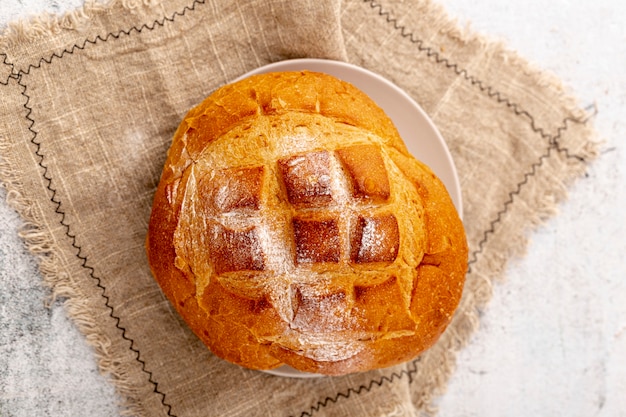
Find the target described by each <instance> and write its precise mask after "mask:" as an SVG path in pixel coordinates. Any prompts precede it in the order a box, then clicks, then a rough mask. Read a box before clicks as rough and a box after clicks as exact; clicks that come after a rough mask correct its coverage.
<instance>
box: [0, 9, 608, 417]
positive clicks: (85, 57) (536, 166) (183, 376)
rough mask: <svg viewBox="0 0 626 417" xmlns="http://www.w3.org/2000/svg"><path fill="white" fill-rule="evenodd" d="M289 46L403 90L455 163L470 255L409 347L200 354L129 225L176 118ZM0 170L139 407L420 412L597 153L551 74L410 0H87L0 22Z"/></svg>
mask: <svg viewBox="0 0 626 417" xmlns="http://www.w3.org/2000/svg"><path fill="white" fill-rule="evenodd" d="M300 57H314V58H327V59H334V60H342V61H347V62H350V63H353V64H356V65H359V66H362V67H364V68H367V69H370V70H372V71H374V72H376V73H379V74H380V75H382V76H384V77H386V78H388V79H389V80H391V81H393V82H394V83H395V84H397V85H398V86H399V87H401V88H402V89H404V90H405V91H406V92H408V93H409V94H410V95H411V96H412V97H413V98H414V99H415V100H416V101H417V102H418V103H419V104H420V105H421V106H422V107H423V108H424V110H425V111H426V112H427V113H428V114H429V115H430V117H431V118H432V119H433V120H434V122H435V124H437V126H438V127H439V129H440V131H441V133H442V135H443V137H444V138H445V140H446V142H447V144H448V146H449V148H450V151H451V153H452V156H453V158H454V161H455V163H456V167H457V170H458V173H459V177H460V182H461V187H462V192H463V201H464V214H463V217H464V221H465V224H466V228H467V234H468V240H469V245H470V270H469V272H468V275H467V284H466V286H465V292H464V296H463V299H462V301H461V305H460V308H459V310H458V312H457V314H456V315H455V318H454V320H453V322H452V324H451V326H450V327H449V328H448V330H447V331H446V332H445V333H444V335H443V336H442V338H441V339H440V341H439V342H438V343H437V344H436V345H435V346H434V347H433V348H432V349H431V350H429V351H428V352H426V353H424V354H423V355H422V356H420V357H419V358H417V359H416V360H414V361H411V362H409V363H406V364H404V365H401V366H396V367H394V368H391V369H384V370H379V371H372V372H367V373H362V374H356V375H349V376H345V377H335V378H315V379H289V378H281V377H276V376H272V375H268V374H266V373H262V372H256V371H251V370H246V369H242V368H240V367H237V366H234V365H231V364H229V363H226V362H224V361H222V360H220V359H218V358H216V357H215V356H213V355H212V354H211V353H210V352H209V351H208V350H207V349H206V348H205V347H204V346H203V345H202V344H201V343H200V342H199V341H198V340H197V339H196V337H195V336H194V335H193V334H192V333H191V332H190V331H189V330H188V329H187V327H186V326H185V324H184V323H183V322H182V321H181V320H180V319H179V317H178V316H177V315H176V314H175V312H174V311H173V309H172V308H171V306H170V305H169V303H168V301H167V300H166V299H165V298H164V296H163V295H162V293H161V291H160V290H159V288H158V286H157V285H156V284H155V282H154V280H153V279H152V276H151V274H150V271H149V268H148V265H147V262H146V256H145V252H144V246H143V245H144V239H145V234H146V230H147V222H148V217H149V213H150V208H151V203H152V196H153V193H154V190H155V188H156V185H157V182H158V179H159V175H160V172H161V168H162V166H163V163H164V160H165V154H166V151H167V149H168V147H169V145H170V141H171V138H172V135H173V133H174V130H175V129H176V127H177V126H178V123H179V122H180V120H181V119H182V117H183V116H184V114H185V113H186V112H187V110H189V109H190V108H191V107H192V106H194V105H195V104H197V103H199V102H200V101H201V100H202V99H203V98H204V97H206V96H207V95H208V94H210V93H211V92H212V91H213V90H215V89H216V88H217V87H219V86H221V85H223V84H224V83H227V82H229V81H231V80H233V79H234V78H236V77H238V76H240V75H241V74H243V73H245V72H247V71H249V70H252V69H254V68H256V67H259V66H261V65H264V64H267V63H270V62H275V61H280V60H285V59H290V58H300ZM0 99H1V100H0V179H1V180H2V182H3V184H4V186H5V187H6V188H7V189H8V196H9V202H10V204H11V205H12V206H13V207H15V208H16V209H17V211H18V212H19V213H20V215H21V216H22V217H23V219H24V221H25V226H24V228H23V230H22V231H21V233H22V236H23V237H24V239H25V242H26V244H27V245H28V247H29V248H30V250H31V251H32V252H33V253H34V254H35V255H36V256H37V257H38V259H39V261H40V269H41V272H42V276H43V278H44V280H45V282H46V283H48V284H49V285H50V286H51V287H52V289H53V292H54V294H55V296H57V297H63V298H64V299H66V302H65V305H66V307H67V311H68V314H69V315H70V317H72V318H73V319H74V321H75V322H76V324H77V326H78V328H79V329H80V330H81V331H82V332H83V333H84V334H85V336H86V338H87V340H88V341H89V342H90V343H91V344H92V345H93V346H94V348H95V351H96V354H97V356H98V361H99V366H100V368H101V369H102V371H103V372H105V373H108V374H110V375H111V376H112V379H113V381H114V383H115V384H116V387H117V389H118V392H119V394H120V397H122V398H123V401H124V410H125V412H126V413H128V414H132V415H138V416H150V417H153V416H179V417H188V416H189V417H191V416H267V415H274V416H313V415H315V416H402V415H407V416H408V415H418V414H421V413H431V412H434V408H433V399H434V398H435V396H437V395H440V394H441V393H442V392H443V391H444V390H445V385H446V382H447V380H448V378H449V376H450V374H451V372H452V371H453V368H454V361H455V354H456V352H458V350H459V349H461V348H462V347H463V346H464V345H465V344H466V343H468V340H469V338H470V335H471V333H472V331H473V330H474V329H475V328H476V326H477V325H478V311H479V309H480V308H481V307H482V306H484V304H485V303H486V302H487V301H488V299H489V297H490V294H491V292H490V291H491V290H490V288H491V283H492V282H493V280H495V279H498V278H499V277H501V276H502V274H503V269H504V266H505V264H506V262H507V260H508V259H509V258H510V257H511V256H514V255H520V254H522V253H523V251H524V246H525V238H524V236H525V235H526V234H527V232H528V231H529V230H530V229H532V227H533V226H535V225H537V224H538V223H540V222H541V221H542V220H544V219H545V218H547V217H548V216H550V215H552V214H553V213H554V209H555V205H556V203H557V202H558V201H559V200H560V199H562V198H563V197H564V196H565V194H566V188H567V186H568V184H570V183H571V181H573V180H574V179H575V178H577V177H578V176H580V175H581V174H583V173H584V171H585V168H586V165H587V164H588V162H589V161H590V160H591V159H592V158H593V157H594V156H595V154H596V146H595V145H594V143H593V131H592V129H591V127H590V126H589V125H588V124H587V123H586V118H587V115H586V114H585V113H584V112H583V111H582V110H581V109H579V108H578V107H577V106H576V102H575V100H574V99H572V98H571V97H569V96H568V95H567V94H566V92H565V89H564V88H563V87H562V86H561V84H560V82H559V81H558V80H556V79H554V78H553V77H551V76H548V75H546V74H543V73H541V72H540V71H538V70H536V69H534V68H532V67H531V66H530V65H529V64H528V63H527V62H526V61H524V60H523V59H521V58H519V57H518V56H516V54H515V53H513V52H510V51H507V50H506V49H505V48H504V47H503V46H502V45H500V44H498V43H495V42H492V41H488V40H486V39H483V38H482V37H480V36H478V35H476V34H473V33H470V32H468V31H467V30H461V29H459V28H458V27H457V26H456V24H455V23H454V22H453V21H451V20H450V19H449V18H448V17H447V15H446V14H445V12H444V11H443V10H442V9H441V8H440V7H439V6H437V5H436V4H433V3H431V2H429V1H424V0H413V1H393V0H389V1H387V0H381V1H376V2H374V1H370V0H363V1H358V0H354V1H347V0H345V1H341V0H334V1H324V2H320V1H313V0H255V1H247V2H241V1H235V0H221V1H218V0H196V1H194V0H173V1H163V2H158V1H147V0H146V1H139V0H122V1H113V2H110V3H108V4H106V5H103V4H102V3H89V4H87V5H86V6H85V7H84V8H82V9H80V10H77V11H76V12H74V13H70V14H68V15H66V16H63V17H54V16H44V17H42V18H40V19H38V20H35V21H32V22H29V23H28V24H14V25H11V26H10V28H9V30H8V31H7V32H6V33H5V34H4V35H3V37H1V38H0Z"/></svg>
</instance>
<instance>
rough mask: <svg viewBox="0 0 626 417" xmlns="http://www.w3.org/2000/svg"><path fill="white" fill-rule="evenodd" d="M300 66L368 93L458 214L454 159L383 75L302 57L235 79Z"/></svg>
mask: <svg viewBox="0 0 626 417" xmlns="http://www.w3.org/2000/svg"><path fill="white" fill-rule="evenodd" d="M301 70H309V71H316V72H323V73H326V74H330V75H333V76H335V77H337V78H339V79H341V80H344V81H347V82H349V83H351V84H353V85H355V86H356V87H358V88H359V89H360V90H362V91H363V92H364V93H366V94H367V95H368V96H370V97H371V98H372V99H373V100H374V101H375V102H376V104H378V105H379V106H380V107H381V108H382V109H383V110H384V111H385V113H387V115H388V116H389V117H391V120H393V123H394V124H395V125H396V128H397V129H398V132H399V133H400V136H401V137H402V139H403V140H404V142H405V143H406V145H407V148H408V149H409V151H410V152H411V153H412V154H413V156H415V157H416V158H417V159H419V160H420V161H422V162H424V163H425V164H426V165H428V166H429V167H430V168H431V169H432V170H433V171H434V172H435V174H436V175H437V176H438V177H439V178H440V179H441V181H443V183H444V185H445V186H446V188H447V190H448V192H449V193H450V197H451V198H452V202H453V203H454V206H455V207H456V209H457V211H458V213H459V215H460V216H461V217H462V215H463V202H462V199H461V187H460V184H459V179H458V176H457V172H456V167H455V166H454V161H453V160H452V156H451V155H450V151H449V150H448V147H447V146H446V143H445V141H444V140H443V137H442V136H441V134H440V133H439V131H438V130H437V127H436V126H435V125H434V123H433V122H432V121H431V120H430V118H429V117H428V115H426V113H425V112H424V110H422V108H421V107H420V106H419V105H418V104H417V103H416V102H415V101H414V100H413V99H412V98H411V97H410V96H409V95H408V94H407V93H405V92H404V91H403V90H402V89H400V88H399V87H397V86H396V85H395V84H393V83H391V82H390V81H388V80H387V79H385V78H383V77H381V76H380V75H378V74H375V73H373V72H371V71H368V70H366V69H364V68H361V67H357V66H355V65H352V64H348V63H346V62H341V61H331V60H326V59H308V58H306V59H292V60H287V61H280V62H275V63H273V64H269V65H265V66H263V67H259V68H257V69H254V70H252V71H250V72H248V73H247V74H244V75H242V76H241V77H239V78H237V80H241V79H244V78H247V77H249V76H251V75H254V74H263V73H267V72H278V71H301ZM237 80H235V81H237ZM265 372H268V373H270V374H274V375H279V376H286V377H298V378H309V377H319V376H321V375H319V374H311V373H304V372H300V371H298V370H296V369H293V368H292V367H290V366H286V365H285V366H281V367H279V368H276V369H273V370H270V371H265Z"/></svg>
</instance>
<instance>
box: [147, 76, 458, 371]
mask: <svg viewBox="0 0 626 417" xmlns="http://www.w3.org/2000/svg"><path fill="white" fill-rule="evenodd" d="M146 246H147V254H148V259H149V262H150V266H151V269H152V273H153V275H154V277H155V279H156V281H157V282H158V283H159V285H160V287H161V288H162V290H163V292H164V294H165V295H166V296H167V297H168V298H169V299H170V301H171V303H172V304H173V306H174V307H175V308H176V310H177V311H178V313H179V314H180V315H181V316H182V317H183V319H184V320H185V321H186V322H187V324H188V325H189V327H190V328H191V329H192V330H193V332H194V333H195V334H196V335H197V336H198V337H199V338H200V339H201V340H202V341H203V342H204V343H205V344H206V345H207V346H208V348H209V349H210V350H211V351H212V352H213V353H214V354H216V355H217V356H219V357H221V358H223V359H226V360H228V361H230V362H233V363H236V364H239V365H242V366H245V367H248V368H252V369H271V368H276V367H278V366H280V365H283V364H288V365H290V366H292V367H293V368H296V369H298V370H300V371H306V372H316V373H322V374H328V375H340V374H346V373H351V372H359V371H366V370H370V369H375V368H381V367H387V366H390V365H394V364H397V363H401V362H404V361H407V360H410V359H412V358H414V357H416V356H417V355H418V354H419V353H421V352H422V351H424V350H425V349H427V348H428V347H430V346H432V345H433V343H435V341H436V340H437V339H438V338H439V336H440V335H441V333H442V332H443V331H444V329H445V328H446V326H447V325H448V323H449V322H450V320H451V318H452V316H453V313H454V311H455V309H456V307H457V305H458V303H459V299H460V297H461V293H462V291H463V283H464V279H465V273H466V269H467V250H468V249H467V243H466V238H465V232H464V229H463V224H462V222H461V220H460V218H459V216H458V214H457V212H456V210H455V208H454V205H453V203H452V201H451V199H450V197H449V195H448V192H447V191H446V189H445V187H444V185H443V184H442V182H441V181H440V180H439V179H438V178H437V177H436V176H435V175H434V174H433V172H432V171H431V170H430V169H429V168H428V167H427V166H425V165H424V164H423V163H421V162H419V161H418V160H416V159H415V158H414V157H413V156H411V155H410V154H409V152H408V151H407V149H406V147H405V145H404V143H403V141H402V139H401V138H400V136H399V134H398V132H397V130H396V128H395V127H394V125H393V123H392V121H391V120H390V119H389V118H388V117H387V116H386V115H385V113H384V112H383V111H382V110H381V109H380V108H379V107H378V106H377V105H376V104H375V103H374V102H373V101H372V100H371V99H370V98H369V97H367V96H366V95H365V94H364V93H363V92H361V91H360V90H358V89H357V88H355V87H354V86H352V85H351V84H349V83H346V82H343V81H340V80H338V79H336V78H334V77H332V76H329V75H326V74H321V73H314V72H307V71H303V72H280V73H270V74H263V75H256V76H252V77H249V78H247V79H244V80H242V81H239V82H236V83H233V84H230V85H226V86H224V87H222V88H220V89H219V90H217V91H216V92H214V93H213V94H212V95H211V96H210V97H208V98H207V99H206V100H204V101H203V102H202V103H201V104H200V105H198V106H197V107H195V108H194V109H192V110H191V111H190V112H189V113H188V114H187V115H186V116H185V118H184V120H183V121H182V123H181V124H180V126H179V128H178V130H177V131H176V133H175V135H174V139H173V142H172V145H171V148H170V150H169V152H168V157H167V161H166V163H165V167H164V169H163V173H162V176H161V180H160V183H159V186H158V189H157V191H156V194H155V197H154V205H153V208H152V214H151V217H150V224H149V232H148V237H147V242H146Z"/></svg>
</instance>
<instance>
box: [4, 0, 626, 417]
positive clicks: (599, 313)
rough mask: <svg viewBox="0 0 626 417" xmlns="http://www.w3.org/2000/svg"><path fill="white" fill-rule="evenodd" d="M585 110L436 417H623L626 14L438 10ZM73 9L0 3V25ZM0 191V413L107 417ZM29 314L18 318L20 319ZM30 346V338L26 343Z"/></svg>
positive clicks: (37, 0) (578, 7)
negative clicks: (590, 125) (572, 173)
mask: <svg viewBox="0 0 626 417" xmlns="http://www.w3.org/2000/svg"><path fill="white" fill-rule="evenodd" d="M440 1H441V2H442V3H443V4H444V5H445V6H446V7H447V8H448V10H449V11H450V13H451V14H452V15H453V16H456V17H457V18H458V19H459V21H460V22H461V23H462V24H469V22H471V25H470V26H471V27H472V28H474V29H475V30H478V31H480V32H482V33H484V34H487V35H490V36H493V37H496V38H499V39H502V40H503V41H504V42H506V43H507V44H508V46H509V47H510V48H511V49H515V50H517V51H518V52H519V53H520V54H521V55H522V56H525V57H526V58H528V59H529V60H530V61H532V62H534V63H535V64H536V65H538V66H539V67H541V68H544V69H546V70H548V71H551V72H554V73H556V74H557V75H558V76H559V77H561V78H562V79H563V80H564V81H565V83H566V84H567V85H568V86H570V87H571V92H572V93H573V94H574V95H575V96H577V97H579V98H580V103H581V105H582V106H587V105H590V104H595V105H596V106H597V109H598V114H597V116H596V117H595V119H594V123H595V125H596V127H597V129H598V131H599V132H600V134H601V136H602V138H603V139H604V140H605V142H606V143H605V144H604V145H603V148H602V149H603V153H602V155H601V156H600V158H598V160H597V161H596V162H594V163H593V165H591V166H590V168H589V171H588V176H587V177H586V178H582V179H581V180H579V181H578V182H577V183H576V184H575V185H574V186H573V187H572V188H571V190H570V197H569V199H568V201H566V202H565V203H563V204H562V205H561V206H560V213H559V215H558V216H556V217H555V218H553V219H552V220H550V221H548V222H547V223H546V224H545V225H544V226H542V227H541V228H539V229H538V230H537V231H536V232H535V233H533V234H532V236H531V244H530V246H529V248H528V254H527V255H526V256H525V257H524V258H523V259H515V260H512V261H511V263H510V266H509V268H508V270H507V274H506V275H507V276H506V279H505V280H504V281H503V282H501V283H498V284H496V285H495V286H494V290H493V299H492V301H491V302H490V304H489V305H488V306H487V308H485V309H484V311H483V312H482V313H483V314H482V322H481V327H480V329H479V330H478V331H477V332H476V334H475V335H474V337H473V338H472V340H471V342H470V344H469V346H468V347H466V348H465V349H464V350H463V351H462V352H461V353H460V355H459V357H458V365H457V370H456V372H455V373H454V375H453V377H452V379H451V381H450V384H449V386H448V390H447V392H446V394H445V395H444V396H443V397H442V398H440V399H439V401H438V404H439V407H440V416H443V417H457V416H460V417H471V416H481V417H489V416H503V415H505V416H557V415H558V416H562V415H565V416H602V417H609V416H611V417H612V416H626V261H625V258H626V213H625V210H624V207H626V153H625V151H626V149H625V146H624V144H625V143H626V122H625V120H626V118H625V117H624V116H623V115H624V114H626V111H625V110H626V108H625V107H626V106H625V102H626V24H625V23H624V21H625V20H626V2H622V1H621V0H597V1H595V2H586V1H582V0H578V1H575V0H569V1H568V0H557V1H553V2H545V1H541V0H526V1H524V2H502V1H499V0H482V1H473V0H440ZM81 3H82V0H69V1H68V0H64V1H61V0H58V1H55V0H1V3H0V26H3V25H5V24H6V22H7V21H9V20H13V19H15V18H18V17H25V16H29V15H32V14H36V13H38V12H41V11H49V12H55V13H56V12H60V11H63V10H67V9H69V8H72V7H75V6H77V5H79V4H81ZM4 196H5V193H4V191H3V190H2V191H0V200H1V203H0V415H1V416H3V417H8V416H19V417H25V416H43V415H53V416H85V415H90V416H93V417H112V416H117V415H119V409H118V407H117V405H116V398H115V394H114V391H113V388H112V386H111V385H110V384H109V383H108V382H107V381H106V378H105V377H103V376H101V375H100V374H99V373H98V371H97V367H96V364H95V362H94V359H93V356H92V352H91V350H90V348H89V347H88V346H87V345H86V343H85V341H84V339H83V338H82V337H81V335H80V334H79V333H78V331H77V330H76V329H75V327H74V326H73V325H72V323H71V322H70V321H69V320H68V319H67V318H66V316H65V313H64V311H63V308H62V306H61V305H60V303H59V302H57V303H54V304H53V305H52V306H51V307H50V308H46V307H44V300H45V298H46V294H47V293H46V290H45V289H43V288H42V286H41V284H40V278H39V276H38V273H37V269H36V265H35V263H34V261H33V259H32V257H31V256H30V255H29V254H28V253H26V252H25V250H24V249H23V245H22V243H21V241H20V239H19V238H18V236H17V229H18V227H19V224H20V220H19V218H18V217H17V215H16V214H15V213H14V212H13V211H12V210H11V209H10V208H8V207H7V206H6V204H5V203H4ZM26 316H28V317H29V319H28V320H24V319H22V320H20V318H23V317H26ZM33 336H36V337H33Z"/></svg>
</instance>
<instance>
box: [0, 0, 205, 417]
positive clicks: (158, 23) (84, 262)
mask: <svg viewBox="0 0 626 417" xmlns="http://www.w3.org/2000/svg"><path fill="white" fill-rule="evenodd" d="M205 1H206V0H195V1H194V2H193V4H192V5H191V6H185V7H184V8H183V9H182V11H176V12H174V13H173V14H172V15H171V16H169V17H167V16H166V17H163V18H162V19H160V20H155V21H154V22H152V23H149V24H148V23H147V24H143V25H141V26H133V27H132V28H130V29H126V30H125V29H122V30H119V31H118V32H115V33H113V32H111V33H108V34H107V35H106V36H104V37H101V36H100V35H98V36H96V38H94V39H86V40H85V41H84V42H83V43H82V44H75V45H73V46H72V47H70V48H66V49H64V50H63V51H62V52H60V53H56V52H55V53H53V54H52V55H51V56H50V57H49V58H45V57H44V58H41V59H40V60H39V62H38V63H37V64H35V65H33V64H30V65H29V66H28V68H27V69H26V70H20V71H19V72H18V73H15V71H14V70H13V68H14V65H13V64H10V63H9V62H7V55H6V54H4V53H3V54H1V55H3V56H4V60H3V63H4V64H6V65H10V66H11V68H12V71H11V75H10V76H9V78H8V79H7V81H6V84H8V80H9V79H10V78H15V79H17V80H18V81H17V83H18V84H19V85H20V86H21V87H22V93H21V94H22V95H23V96H24V98H25V99H26V102H25V103H24V105H23V107H24V109H25V110H26V115H25V119H26V120H27V121H28V123H29V125H28V130H29V131H30V132H31V134H32V138H31V142H32V143H33V145H35V147H36V149H35V155H37V157H38V158H39V162H38V164H39V166H40V167H41V168H42V169H43V173H42V176H43V178H44V179H45V180H46V188H47V189H48V190H49V191H50V193H51V197H50V201H51V202H52V203H53V204H54V205H55V212H56V213H57V214H58V215H60V216H61V219H60V224H61V225H62V226H63V228H64V229H65V234H66V236H67V237H68V238H69V239H70V241H71V245H72V247H74V249H76V257H77V258H78V259H80V261H81V266H82V267H83V268H85V269H86V270H87V271H88V273H89V276H90V277H91V278H92V279H93V280H94V281H95V282H96V286H97V287H98V288H99V289H100V290H101V296H102V298H104V300H105V306H106V307H107V308H108V309H109V316H110V317H111V318H112V319H113V320H115V326H116V327H117V328H118V329H119V330H120V331H121V332H122V338H123V339H125V340H126V341H128V342H129V343H130V350H131V351H132V352H134V353H135V359H136V360H137V362H139V363H140V364H141V370H142V372H144V373H145V374H146V375H147V376H148V382H150V383H151V384H152V385H153V387H154V388H153V389H154V392H155V393H156V394H158V395H159V396H160V397H161V403H162V404H163V406H164V407H165V408H166V409H167V415H168V416H171V417H176V416H175V414H173V413H172V406H171V404H169V403H167V402H166V394H165V393H164V392H162V391H161V390H159V384H158V382H157V381H156V380H155V379H154V377H153V373H152V371H150V370H148V369H147V364H146V362H145V361H144V360H143V359H142V358H141V352H140V351H139V349H138V348H137V347H136V346H135V341H134V340H133V339H132V338H131V337H129V336H128V334H127V330H126V328H125V327H124V326H122V325H121V318H120V317H119V316H118V315H116V314H115V311H114V306H113V305H112V304H111V299H110V297H109V295H108V294H107V288H106V286H105V285H104V284H103V282H102V279H101V278H100V277H99V276H98V275H97V274H96V270H95V269H94V267H92V266H91V265H89V257H88V255H85V254H83V248H82V246H81V245H80V244H79V243H78V239H77V236H76V234H74V233H73V232H72V229H71V225H70V223H68V222H67V220H66V213H65V211H64V210H63V209H62V208H61V206H62V201H61V200H60V199H59V198H58V196H57V190H56V189H55V188H54V187H53V185H52V179H53V178H52V175H51V174H50V173H49V170H48V166H47V165H46V163H45V154H44V153H43V152H42V146H41V142H40V141H38V138H37V136H38V132H37V131H36V130H35V129H34V125H35V119H33V117H31V114H32V112H33V108H32V107H31V106H30V100H31V98H30V96H29V95H28V93H27V85H26V84H25V83H24V82H23V76H24V75H28V74H30V72H31V70H34V69H39V68H41V66H42V65H44V64H51V63H52V61H53V60H55V59H62V58H63V57H64V56H65V55H67V54H73V53H74V51H76V50H83V49H85V48H86V47H87V46H88V45H95V44H96V43H98V42H107V41H108V40H110V39H119V38H120V37H121V36H122V35H126V36H130V35H131V34H133V33H141V32H142V31H144V30H154V29H155V28H157V27H163V26H164V25H165V24H166V23H170V22H174V20H175V19H176V18H177V17H179V16H184V15H185V14H186V13H188V12H191V11H194V10H195V8H196V6H197V5H199V4H204V3H205ZM3 84H5V83H3Z"/></svg>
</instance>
